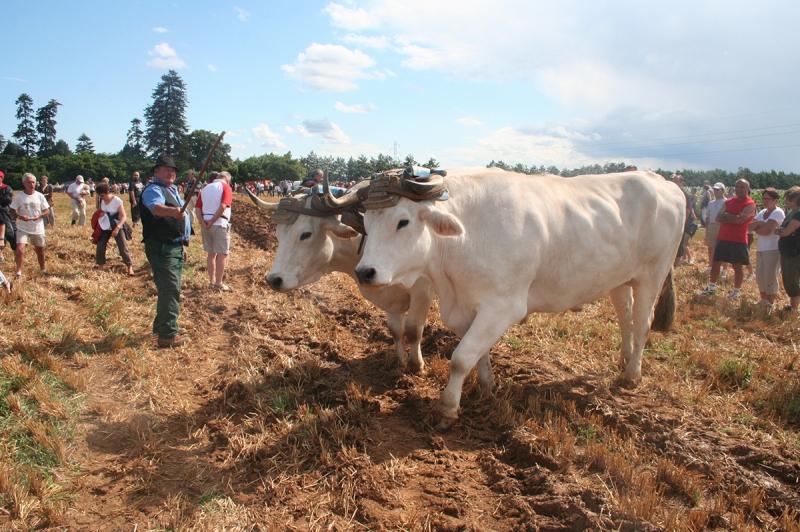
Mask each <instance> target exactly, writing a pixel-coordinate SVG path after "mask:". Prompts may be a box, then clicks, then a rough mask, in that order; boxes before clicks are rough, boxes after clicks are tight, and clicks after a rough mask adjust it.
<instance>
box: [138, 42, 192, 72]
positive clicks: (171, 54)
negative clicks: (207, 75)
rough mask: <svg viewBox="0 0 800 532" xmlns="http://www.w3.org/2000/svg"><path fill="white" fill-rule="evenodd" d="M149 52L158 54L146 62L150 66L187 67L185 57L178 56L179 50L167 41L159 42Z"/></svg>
mask: <svg viewBox="0 0 800 532" xmlns="http://www.w3.org/2000/svg"><path fill="white" fill-rule="evenodd" d="M147 53H148V54H149V55H154V56H156V57H154V58H153V59H151V60H150V61H148V62H147V63H145V65H146V66H148V67H150V68H187V65H186V63H185V62H184V61H183V59H181V58H180V57H178V54H177V52H176V51H175V50H173V49H172V47H170V45H169V44H167V43H161V44H157V45H156V46H155V47H154V48H153V49H152V50H149V51H148V52H147Z"/></svg>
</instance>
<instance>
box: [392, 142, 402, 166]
mask: <svg viewBox="0 0 800 532" xmlns="http://www.w3.org/2000/svg"><path fill="white" fill-rule="evenodd" d="M393 148H394V161H395V163H396V164H400V158H399V157H398V156H397V150H398V148H400V145H399V144H398V143H397V141H394V146H393Z"/></svg>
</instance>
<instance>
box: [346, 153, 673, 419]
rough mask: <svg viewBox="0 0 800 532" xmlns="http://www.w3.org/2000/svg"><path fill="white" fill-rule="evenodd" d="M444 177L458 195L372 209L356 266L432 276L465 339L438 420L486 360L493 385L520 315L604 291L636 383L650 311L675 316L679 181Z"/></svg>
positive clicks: (383, 274) (395, 278) (485, 172)
mask: <svg viewBox="0 0 800 532" xmlns="http://www.w3.org/2000/svg"><path fill="white" fill-rule="evenodd" d="M444 183H445V184H446V186H447V189H448V190H449V196H450V198H449V200H447V201H431V200H423V201H418V202H415V201H412V200H410V199H407V198H404V197H401V198H399V201H398V203H397V204H396V205H394V206H389V207H385V208H375V209H373V208H368V210H367V211H366V214H365V216H364V225H365V227H366V231H367V234H368V235H369V239H368V241H367V243H366V246H365V248H364V254H363V257H362V258H361V262H360V263H359V264H358V267H357V268H356V274H357V275H358V278H359V282H360V283H361V284H362V285H364V286H367V287H376V288H381V289H385V287H387V286H391V285H400V286H414V285H415V284H416V283H417V282H419V280H420V279H426V280H429V281H430V282H431V283H432V285H433V288H434V290H435V291H436V293H437V294H438V296H439V300H440V312H441V318H442V321H443V322H444V324H445V325H446V326H447V327H449V328H451V329H452V330H453V331H454V332H455V333H456V334H458V335H459V337H460V338H461V341H460V343H459V344H458V346H457V347H456V349H455V351H454V352H453V355H452V358H451V371H450V381H449V382H448V384H447V387H446V388H445V389H444V391H443V392H442V395H441V398H440V399H439V405H438V408H439V411H440V414H441V420H440V421H439V423H438V424H437V427H436V428H437V429H439V430H441V431H445V430H448V429H449V428H450V427H452V425H453V423H454V422H455V420H456V419H457V416H458V407H459V403H460V400H461V389H462V384H463V382H464V379H465V377H466V376H467V374H468V373H469V371H470V370H471V369H472V368H473V367H474V366H475V365H476V364H478V382H479V385H480V386H482V387H483V388H485V389H488V390H491V388H492V387H493V385H494V382H493V376H492V371H491V364H490V360H489V349H490V348H491V347H492V345H494V344H495V342H497V340H499V339H500V337H501V336H502V335H503V333H504V332H505V331H506V330H507V329H508V328H509V327H510V326H511V325H513V324H514V323H517V322H519V321H520V320H522V319H524V318H525V316H527V315H528V314H530V313H532V312H562V311H565V310H568V309H572V308H575V307H579V306H580V305H582V304H584V303H589V302H592V301H596V300H597V299H599V298H601V297H602V296H603V295H604V294H605V293H608V294H609V295H610V297H611V302H612V304H613V305H614V309H615V310H616V313H617V316H618V318H619V323H620V330H621V334H622V349H621V351H622V361H621V365H622V366H623V367H624V374H623V376H624V377H625V378H626V379H629V380H630V381H633V382H637V381H638V380H639V379H640V378H641V368H642V350H643V348H644V345H645V342H646V341H647V337H648V334H649V331H650V325H651V321H652V323H653V329H654V330H667V329H668V328H669V326H670V325H671V322H672V320H673V317H674V312H675V293H674V286H673V281H672V263H673V261H674V259H675V254H676V251H677V249H678V246H679V243H680V240H681V236H682V233H683V222H684V213H685V210H684V209H685V203H684V202H685V200H684V195H683V194H682V193H681V191H680V190H679V188H678V187H676V186H675V185H674V184H672V183H669V182H667V181H665V180H664V179H663V178H662V177H661V176H659V175H656V174H654V173H652V172H643V171H639V172H625V173H619V174H608V175H590V176H578V177H573V178H568V179H565V178H562V177H558V176H527V175H521V174H515V173H510V172H505V171H503V170H500V169H496V168H488V169H487V168H480V169H463V170H448V174H447V177H446V178H444ZM367 205H369V201H368V202H367ZM662 289H663V290H662ZM660 291H661V296H660V297H659V292H660ZM656 299H658V300H659V303H658V307H657V308H656V309H655V320H653V316H654V306H655V303H656Z"/></svg>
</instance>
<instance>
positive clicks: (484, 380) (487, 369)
mask: <svg viewBox="0 0 800 532" xmlns="http://www.w3.org/2000/svg"><path fill="white" fill-rule="evenodd" d="M478 386H479V387H480V389H481V390H482V391H483V392H484V393H487V394H489V393H492V390H494V372H493V371H492V359H491V357H490V354H489V352H488V351H487V352H486V354H485V355H483V356H482V357H481V359H480V360H478Z"/></svg>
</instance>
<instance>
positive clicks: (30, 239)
mask: <svg viewBox="0 0 800 532" xmlns="http://www.w3.org/2000/svg"><path fill="white" fill-rule="evenodd" d="M17 244H33V245H34V246H36V247H37V248H43V247H44V246H45V242H44V235H29V234H28V233H23V232H22V231H17Z"/></svg>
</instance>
